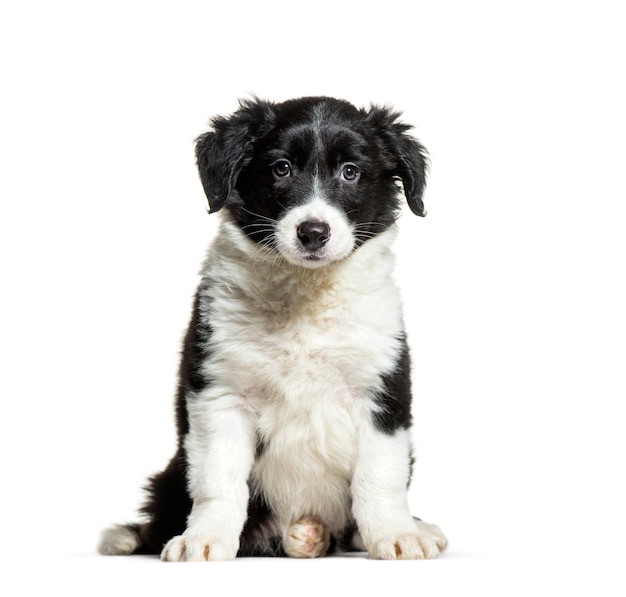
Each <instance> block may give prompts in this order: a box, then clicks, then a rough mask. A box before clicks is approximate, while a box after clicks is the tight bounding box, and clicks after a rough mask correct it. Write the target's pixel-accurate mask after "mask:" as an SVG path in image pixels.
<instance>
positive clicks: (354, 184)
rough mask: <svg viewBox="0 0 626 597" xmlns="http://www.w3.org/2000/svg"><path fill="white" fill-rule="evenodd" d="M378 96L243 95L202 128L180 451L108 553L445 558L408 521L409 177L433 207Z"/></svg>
mask: <svg viewBox="0 0 626 597" xmlns="http://www.w3.org/2000/svg"><path fill="white" fill-rule="evenodd" d="M407 131H408V127H407V126H405V125H403V124H402V123H400V122H399V121H398V115H397V114H396V113H393V112H392V111H390V110H388V109H386V108H379V107H372V108H370V109H369V110H359V109H357V108H355V107H353V106H352V105H351V104H349V103H347V102H344V101H341V100H335V99H331V98H302V99H298V100H291V101H288V102H284V103H280V104H276V103H271V102H265V101H260V100H256V99H255V100H251V101H247V102H242V103H241V105H240V107H239V109H238V111H236V112H235V113H234V114H233V115H232V116H230V117H227V118H222V117H217V118H214V119H213V121H212V130H210V131H209V132H207V133H206V134H204V135H202V136H201V137H200V138H199V139H198V141H197V147H196V155H197V163H198V168H199V172H200V177H201V181H202V184H203V186H204V189H205V192H206V194H207V197H208V200H209V208H210V212H211V213H213V212H218V211H219V212H220V216H221V224H220V229H219V233H218V234H217V236H216V238H215V239H214V242H213V243H212V245H211V247H210V249H209V252H208V255H207V258H206V261H205V263H204V266H203V267H202V271H201V282H200V285H199V288H198V291H197V293H196V296H195V302H194V307H193V313H192V316H191V322H190V325H189V328H188V331H187V335H186V337H185V341H184V348H183V354H182V360H181V366H180V383H179V390H178V395H177V401H176V414H177V426H178V438H179V441H178V449H177V452H176V454H175V456H174V457H173V459H172V460H171V461H170V463H169V465H168V466H167V468H166V469H165V470H164V471H163V472H161V473H159V474H157V475H155V476H154V477H152V478H151V479H150V481H149V484H148V486H147V491H148V498H147V500H146V503H145V505H144V507H143V509H142V512H143V514H144V516H145V521H144V522H142V523H139V524H134V525H123V526H117V527H113V528H112V529H109V530H107V531H105V533H104V535H103V538H102V541H101V544H100V551H101V553H106V554H130V553H155V554H156V553H160V554H161V558H162V559H163V560H166V561H194V560H226V559H231V558H234V557H235V556H237V555H288V556H292V557H316V556H322V555H325V554H326V553H330V552H331V551H333V550H337V549H343V550H349V549H358V550H366V551H367V552H368V553H369V555H370V557H372V558H383V559H420V558H433V557H436V556H437V555H438V554H439V553H440V552H441V551H442V550H443V549H444V548H445V546H446V539H445V537H444V536H443V534H442V533H441V531H440V530H439V529H438V528H437V527H435V526H434V525H429V524H427V523H424V522H422V521H420V520H418V519H415V518H413V517H412V516H411V514H410V513H409V510H408V506H407V487H408V484H409V481H410V476H411V467H412V462H413V459H412V455H411V380H410V360H409V353H408V347H407V343H406V338H405V332H404V326H403V321H402V307H401V302H400V296H399V293H398V289H397V287H396V285H395V283H394V280H393V269H394V258H393V254H392V252H391V245H392V243H393V241H394V237H395V235H396V227H395V226H394V222H395V220H396V218H397V216H398V213H399V209H400V205H401V203H400V197H401V193H400V187H399V186H398V182H400V181H401V183H402V185H403V188H404V196H405V197H406V200H407V202H408V205H409V207H410V208H411V210H412V211H413V212H414V213H415V214H417V215H425V212H424V206H423V203H422V193H423V189H424V185H425V173H426V158H425V151H424V149H423V147H422V146H421V145H420V143H419V142H418V141H416V140H415V139H413V138H412V137H410V136H409V135H408V133H407Z"/></svg>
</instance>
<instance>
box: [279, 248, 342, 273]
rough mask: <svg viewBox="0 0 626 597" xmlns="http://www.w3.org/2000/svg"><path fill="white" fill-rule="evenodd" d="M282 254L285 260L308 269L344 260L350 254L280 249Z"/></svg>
mask: <svg viewBox="0 0 626 597" xmlns="http://www.w3.org/2000/svg"><path fill="white" fill-rule="evenodd" d="M279 253H280V255H281V256H282V257H283V259H285V261H287V262H289V263H291V264H292V265H297V266H301V267H304V268H307V269H320V268H323V267H327V266H329V265H330V264H332V263H336V262H338V261H342V260H343V259H345V258H346V257H347V256H348V254H346V255H343V254H335V253H332V252H330V251H326V250H318V251H307V250H305V249H302V250H296V249H284V248H283V249H279Z"/></svg>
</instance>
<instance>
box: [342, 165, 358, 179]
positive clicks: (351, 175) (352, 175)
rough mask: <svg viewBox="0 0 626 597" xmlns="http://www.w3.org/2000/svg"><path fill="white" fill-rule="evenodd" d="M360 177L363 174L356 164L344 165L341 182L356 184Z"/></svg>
mask: <svg viewBox="0 0 626 597" xmlns="http://www.w3.org/2000/svg"><path fill="white" fill-rule="evenodd" d="M360 176H361V173H360V172H359V169H358V168H357V167H356V166H355V165H354V164H344V166H343V168H342V169H341V180H343V181H345V182H356V181H357V180H359V178H360Z"/></svg>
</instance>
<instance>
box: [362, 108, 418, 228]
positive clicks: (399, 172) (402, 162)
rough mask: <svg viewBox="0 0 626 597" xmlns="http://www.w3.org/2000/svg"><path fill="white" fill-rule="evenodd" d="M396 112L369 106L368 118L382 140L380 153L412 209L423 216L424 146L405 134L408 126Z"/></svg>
mask: <svg viewBox="0 0 626 597" xmlns="http://www.w3.org/2000/svg"><path fill="white" fill-rule="evenodd" d="M399 116H400V115H399V114H398V113H397V112H392V111H391V110H390V109H389V108H380V107H377V106H372V108H371V109H370V110H369V112H368V113H367V120H368V121H369V122H370V123H371V124H372V125H373V126H374V127H375V130H376V132H377V133H378V135H379V136H380V138H381V140H382V143H383V155H384V156H385V158H386V159H387V160H389V162H390V164H391V167H392V170H393V172H394V175H395V176H397V177H399V178H400V179H401V180H402V186H403V187H404V195H405V197H406V200H407V203H408V204H409V207H410V208H411V211H412V212H413V213H414V214H415V215H418V216H422V217H424V216H425V215H426V210H425V209H424V202H423V201H422V196H423V194H424V189H425V187H426V173H427V171H428V157H427V153H426V149H425V147H424V146H423V145H422V144H421V143H420V142H419V141H418V140H417V139H415V138H413V137H411V136H410V135H408V134H407V131H408V130H409V129H410V128H411V127H410V126H408V125H406V124H403V123H402V122H399V121H398V118H399Z"/></svg>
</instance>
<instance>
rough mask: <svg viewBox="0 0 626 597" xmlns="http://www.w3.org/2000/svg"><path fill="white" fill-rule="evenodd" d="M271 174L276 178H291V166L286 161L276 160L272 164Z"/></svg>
mask: <svg viewBox="0 0 626 597" xmlns="http://www.w3.org/2000/svg"><path fill="white" fill-rule="evenodd" d="M272 172H273V173H274V175H275V176H277V177H278V178H287V177H289V176H291V164H290V163H289V162H288V161H287V160H278V161H277V162H276V163H274V164H273V166H272Z"/></svg>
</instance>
